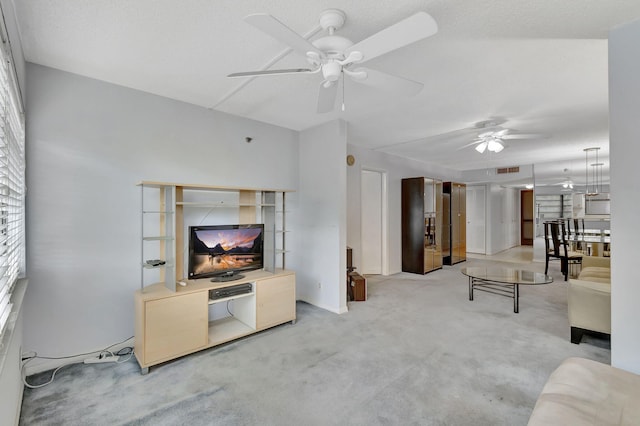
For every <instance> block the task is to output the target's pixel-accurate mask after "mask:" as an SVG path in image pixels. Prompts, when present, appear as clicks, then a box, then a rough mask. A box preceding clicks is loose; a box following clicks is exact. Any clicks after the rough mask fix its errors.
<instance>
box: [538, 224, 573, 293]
mask: <svg viewBox="0 0 640 426" xmlns="http://www.w3.org/2000/svg"><path fill="white" fill-rule="evenodd" d="M544 243H545V264H544V273H545V274H546V273H547V272H548V271H549V260H552V259H557V260H560V271H561V272H562V275H564V280H565V281H567V278H568V276H569V265H572V266H573V265H576V266H578V267H579V266H580V265H581V264H582V253H578V252H574V251H571V250H569V242H568V241H567V238H566V229H565V226H564V221H562V220H560V221H549V222H544Z"/></svg>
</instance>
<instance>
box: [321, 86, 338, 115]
mask: <svg viewBox="0 0 640 426" xmlns="http://www.w3.org/2000/svg"><path fill="white" fill-rule="evenodd" d="M325 83H326V82H324V81H323V82H322V83H321V84H320V89H319V92H318V112H319V113H325V112H331V111H333V108H334V106H335V103H336V97H337V95H338V82H337V81H334V82H333V83H331V84H330V85H329V87H325Z"/></svg>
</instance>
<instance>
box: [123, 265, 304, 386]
mask: <svg viewBox="0 0 640 426" xmlns="http://www.w3.org/2000/svg"><path fill="white" fill-rule="evenodd" d="M242 274H243V275H244V276H245V277H244V278H242V279H239V280H236V281H230V282H225V283H215V282H211V281H210V280H209V279H207V278H203V279H198V280H189V281H187V285H186V286H185V287H179V288H177V289H176V291H175V292H172V291H170V290H168V289H167V288H166V287H164V286H163V284H162V283H158V284H153V285H150V286H147V287H145V288H144V292H143V291H140V290H138V291H136V293H135V318H136V322H135V336H136V338H135V356H136V358H137V360H138V363H139V364H140V368H141V369H142V373H143V374H146V373H148V372H149V367H151V366H153V365H157V364H160V363H163V362H166V361H170V360H172V359H175V358H179V357H181V356H184V355H188V354H191V353H193V352H197V351H200V350H203V349H207V348H210V347H213V346H216V345H219V344H222V343H226V342H229V341H231V340H235V339H237V338H240V337H244V336H247V335H250V334H253V333H256V332H258V331H261V330H265V329H267V328H270V327H273V326H276V325H279V324H283V323H285V322H288V321H291V323H292V324H293V323H295V320H296V297H295V288H296V283H295V274H294V272H293V271H288V270H282V269H280V270H276V272H275V273H272V272H267V271H263V270H260V271H251V272H243V273H242ZM243 283H252V285H253V291H252V292H251V293H250V294H242V295H239V296H232V297H229V298H224V299H217V300H213V301H211V300H209V290H211V289H216V288H223V287H228V286H233V285H237V284H243ZM230 300H231V301H232V302H230V303H229V305H230V307H229V309H230V311H231V313H232V315H231V316H227V317H224V318H221V319H216V320H212V321H210V320H209V304H214V303H227V302H228V301H230Z"/></svg>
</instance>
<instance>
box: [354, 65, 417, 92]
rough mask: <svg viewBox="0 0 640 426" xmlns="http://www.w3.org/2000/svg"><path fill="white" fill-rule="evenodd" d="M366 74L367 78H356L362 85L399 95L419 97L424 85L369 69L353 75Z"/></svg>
mask: <svg viewBox="0 0 640 426" xmlns="http://www.w3.org/2000/svg"><path fill="white" fill-rule="evenodd" d="M361 72H364V73H366V77H365V78H354V79H353V81H356V82H358V83H360V84H364V85H366V86H372V87H377V88H379V89H382V90H386V91H389V92H393V93H397V94H400V95H404V96H413V95H417V94H418V93H419V92H420V91H421V90H422V87H424V85H423V84H422V83H420V82H417V81H414V80H409V79H406V78H403V77H398V76H397V75H391V74H387V73H385V72H382V71H376V70H372V69H369V68H356V69H355V70H353V73H361Z"/></svg>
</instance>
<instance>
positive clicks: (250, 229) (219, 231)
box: [188, 224, 264, 281]
mask: <svg viewBox="0 0 640 426" xmlns="http://www.w3.org/2000/svg"><path fill="white" fill-rule="evenodd" d="M263 234H264V225H263V224H252V225H208V226H190V227H189V267H188V268H189V269H188V276H189V279H196V278H207V277H214V279H215V278H218V279H215V280H216V281H227V280H233V279H238V278H242V275H240V274H238V273H237V272H238V271H249V270H253V269H262V268H263V267H264V264H263V255H264V240H263Z"/></svg>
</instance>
